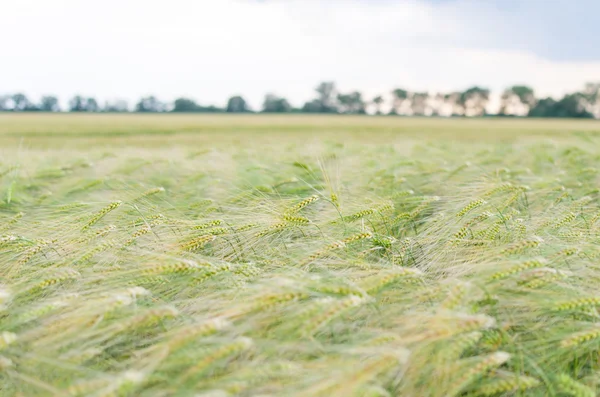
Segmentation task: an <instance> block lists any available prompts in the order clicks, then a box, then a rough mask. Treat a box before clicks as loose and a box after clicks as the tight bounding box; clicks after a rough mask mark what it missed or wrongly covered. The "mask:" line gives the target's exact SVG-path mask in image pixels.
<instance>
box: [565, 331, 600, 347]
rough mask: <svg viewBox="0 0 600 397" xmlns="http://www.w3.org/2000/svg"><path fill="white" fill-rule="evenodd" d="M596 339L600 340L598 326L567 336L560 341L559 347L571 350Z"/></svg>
mask: <svg viewBox="0 0 600 397" xmlns="http://www.w3.org/2000/svg"><path fill="white" fill-rule="evenodd" d="M598 338H600V325H596V326H595V327H594V328H592V329H588V330H586V331H581V332H577V333H574V334H572V335H569V336H567V337H566V338H564V339H563V340H561V341H560V346H561V347H563V348H572V347H575V346H578V345H581V344H582V343H585V342H589V341H591V340H595V339H598Z"/></svg>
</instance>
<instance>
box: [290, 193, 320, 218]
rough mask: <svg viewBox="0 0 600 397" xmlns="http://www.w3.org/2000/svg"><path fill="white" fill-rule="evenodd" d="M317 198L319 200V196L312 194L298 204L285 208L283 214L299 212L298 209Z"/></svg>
mask: <svg viewBox="0 0 600 397" xmlns="http://www.w3.org/2000/svg"><path fill="white" fill-rule="evenodd" d="M318 200H319V196H317V195H312V196H310V197H308V198H306V199H304V200H302V201H301V202H299V203H298V204H296V205H294V206H293V207H290V208H288V209H287V210H285V212H284V214H287V215H292V214H295V213H297V212H299V211H300V210H302V209H303V208H305V207H306V206H308V205H310V204H312V203H314V202H316V201H318Z"/></svg>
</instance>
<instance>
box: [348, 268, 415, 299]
mask: <svg viewBox="0 0 600 397" xmlns="http://www.w3.org/2000/svg"><path fill="white" fill-rule="evenodd" d="M422 275H423V272H421V271H420V270H418V269H412V268H401V269H395V270H394V271H393V272H391V273H389V274H383V275H376V276H373V277H369V278H367V279H365V280H363V281H362V282H361V283H360V284H359V286H360V288H361V289H363V290H364V291H365V292H366V293H368V294H372V293H375V292H378V291H380V290H382V289H384V288H385V287H387V286H389V285H391V284H393V283H395V282H398V281H400V280H407V281H413V280H415V279H418V278H420V277H421V276H422Z"/></svg>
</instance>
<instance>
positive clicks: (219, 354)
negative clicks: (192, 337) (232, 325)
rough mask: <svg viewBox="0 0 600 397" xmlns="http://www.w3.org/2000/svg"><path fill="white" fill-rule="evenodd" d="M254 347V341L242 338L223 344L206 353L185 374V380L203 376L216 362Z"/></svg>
mask: <svg viewBox="0 0 600 397" xmlns="http://www.w3.org/2000/svg"><path fill="white" fill-rule="evenodd" d="M252 345H253V342H252V339H250V338H245V337H240V338H238V339H236V340H234V341H233V342H230V343H226V344H223V345H221V346H219V347H217V348H215V349H212V350H210V351H207V352H206V353H204V354H202V356H203V357H202V359H201V360H200V361H198V362H197V363H196V364H194V365H193V366H192V367H191V368H190V369H189V370H188V371H187V372H186V373H185V374H183V378H184V379H186V378H189V377H191V376H194V375H198V374H201V373H202V372H204V371H205V370H206V369H207V368H208V367H210V366H211V365H212V364H213V363H214V362H216V361H218V360H221V359H223V358H226V357H228V356H232V355H236V354H240V353H242V352H244V351H246V350H248V349H250V348H251V347H252Z"/></svg>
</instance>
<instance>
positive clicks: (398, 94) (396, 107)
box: [390, 88, 410, 114]
mask: <svg viewBox="0 0 600 397" xmlns="http://www.w3.org/2000/svg"><path fill="white" fill-rule="evenodd" d="M409 95H410V93H409V92H408V91H406V90H404V89H401V88H396V89H395V90H393V91H392V97H393V99H392V109H391V111H390V114H406V113H407V108H406V106H407V105H408V104H409V100H408V97H409Z"/></svg>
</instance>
